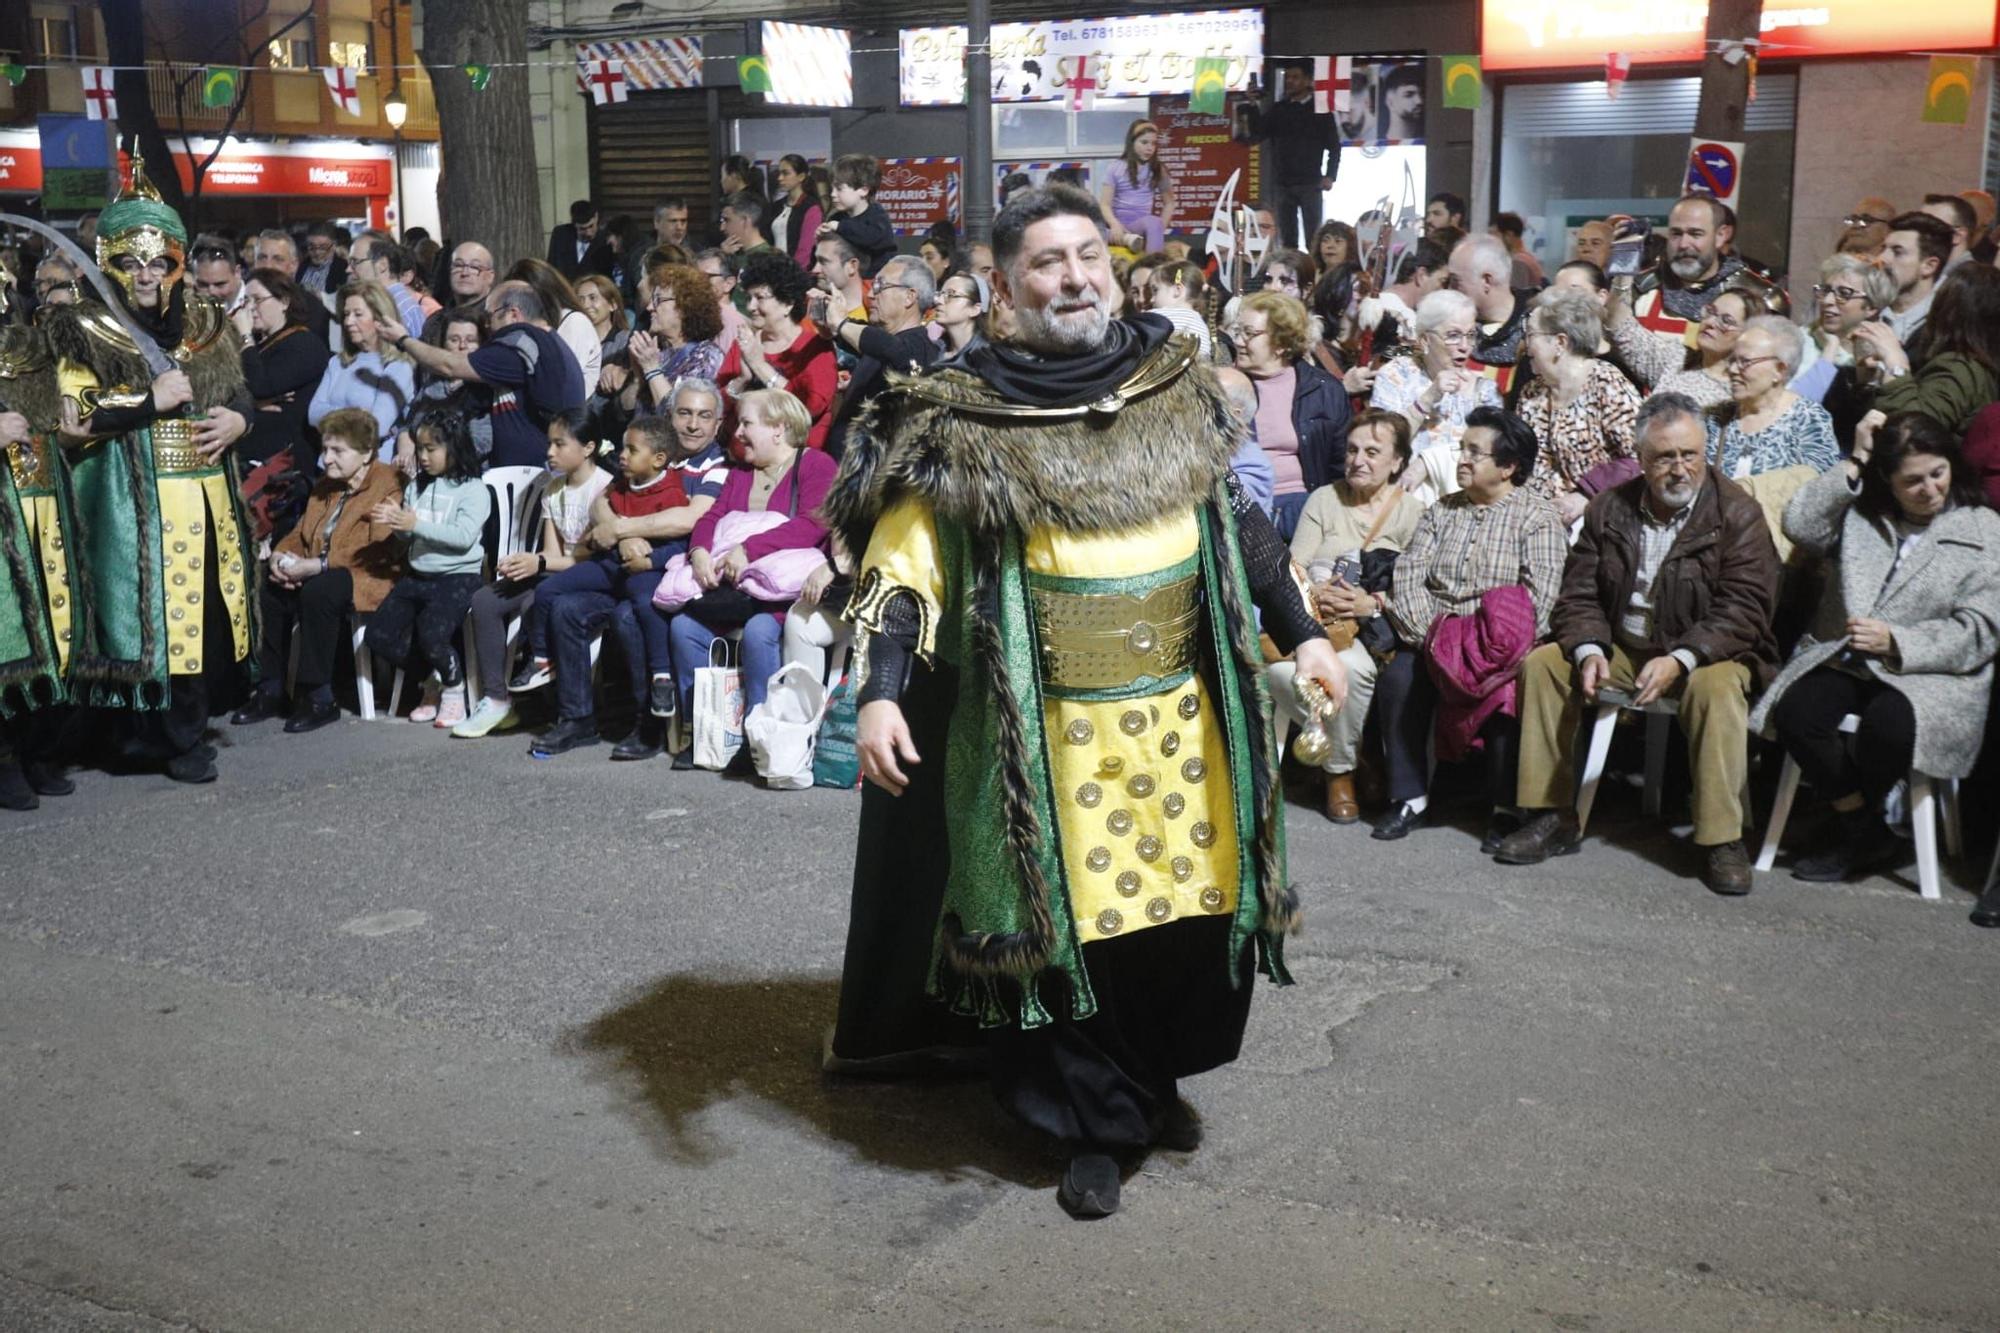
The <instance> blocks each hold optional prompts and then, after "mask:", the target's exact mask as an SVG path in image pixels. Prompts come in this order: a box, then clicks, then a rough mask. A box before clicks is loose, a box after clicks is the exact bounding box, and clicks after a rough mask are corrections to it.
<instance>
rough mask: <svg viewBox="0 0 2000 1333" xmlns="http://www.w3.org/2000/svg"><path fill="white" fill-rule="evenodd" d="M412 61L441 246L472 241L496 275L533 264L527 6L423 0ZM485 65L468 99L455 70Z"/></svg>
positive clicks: (542, 244)
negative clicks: (518, 263)
mask: <svg viewBox="0 0 2000 1333" xmlns="http://www.w3.org/2000/svg"><path fill="white" fill-rule="evenodd" d="M423 24H424V30H423V40H422V46H421V49H420V52H419V58H420V59H421V60H422V61H423V63H424V67H425V68H426V69H427V70H429V71H430V76H431V90H432V92H433V94H434V95H435V96H436V98H437V111H438V132H439V137H440V139H441V141H442V142H441V145H440V148H439V162H440V166H441V168H442V170H440V171H439V173H438V214H439V216H440V218H441V220H442V222H443V225H444V237H443V240H444V241H445V243H446V244H447V245H455V244H457V243H459V242H461V241H478V242H479V243H480V244H482V245H484V246H485V247H486V248H487V249H489V250H491V251H492V252H493V258H494V262H495V263H496V264H497V265H498V266H499V267H500V268H501V269H502V270H503V271H504V270H505V269H506V268H507V267H508V266H509V265H511V264H512V263H513V262H514V261H515V260H517V259H520V258H522V257H523V256H528V255H532V256H534V257H536V258H540V257H541V255H542V252H543V250H544V249H545V248H546V247H547V236H546V234H545V233H544V232H543V230H542V207H541V198H542V193H541V183H540V182H539V181H538V180H537V179H536V176H535V138H534V127H533V123H532V121H531V120H530V117H529V114H528V74H527V71H526V70H525V69H523V68H521V65H522V64H523V62H525V61H526V60H527V58H528V43H527V36H526V34H527V28H528V5H527V0H424V7H423ZM467 64H481V65H495V66H498V68H496V69H495V70H494V71H493V81H492V82H491V83H489V84H487V86H486V91H485V92H478V91H476V90H474V88H473V86H472V80H471V79H469V78H467V77H466V75H465V71H464V69H463V68H462V66H464V65H467Z"/></svg>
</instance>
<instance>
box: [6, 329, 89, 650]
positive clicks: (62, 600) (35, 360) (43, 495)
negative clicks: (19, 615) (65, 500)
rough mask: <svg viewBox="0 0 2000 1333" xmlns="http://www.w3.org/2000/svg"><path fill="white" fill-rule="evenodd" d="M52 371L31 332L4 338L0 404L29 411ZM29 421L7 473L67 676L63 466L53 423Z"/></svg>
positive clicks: (9, 454) (70, 608)
mask: <svg viewBox="0 0 2000 1333" xmlns="http://www.w3.org/2000/svg"><path fill="white" fill-rule="evenodd" d="M54 368H55V363H54V361H53V359H52V358H51V357H50V356H49V353H48V348H47V346H46V345H45V344H44V343H43V342H42V340H41V339H39V338H36V337H34V336H32V335H31V334H30V333H29V332H28V331H27V330H25V329H21V330H16V331H14V332H13V336H5V337H0V402H5V403H7V404H8V405H9V406H10V407H12V408H13V409H14V410H16V411H24V410H25V409H28V408H29V407H30V402H29V401H27V399H28V397H29V395H28V393H27V392H25V391H26V390H28V389H29V386H30V381H31V379H42V382H43V383H44V385H51V384H52V380H49V379H47V378H46V377H48V376H50V375H51V374H52V372H53V371H54ZM26 415H27V416H28V418H29V420H28V425H29V427H30V429H31V430H33V431H34V436H33V438H31V439H28V440H25V441H23V442H21V443H19V444H10V445H8V446H7V448H6V453H7V468H8V470H9V471H10V472H12V473H13V476H14V490H15V491H16V492H17V493H18V494H19V496H20V499H21V517H22V518H23V519H25V520H26V522H27V528H28V532H27V536H28V542H29V544H30V546H31V547H32V548H33V550H34V553H35V563H36V564H37V565H39V566H40V567H41V572H42V592H43V596H44V597H46V598H47V600H48V611H49V627H50V629H51V630H52V631H53V632H54V634H55V641H56V655H57V665H58V667H59V668H60V669H65V670H66V669H67V668H68V666H69V627H70V618H71V616H72V614H73V613H74V610H75V608H74V607H73V606H72V605H71V601H72V598H73V597H74V593H73V592H72V591H71V589H70V586H69V558H68V556H67V555H66V554H65V553H64V551H63V524H62V507H61V504H60V503H59V501H58V498H57V495H56V487H57V485H58V479H57V477H56V469H57V467H58V466H60V461H59V459H58V458H57V455H56V451H57V449H58V448H59V447H60V446H58V445H57V443H56V441H55V440H54V439H53V438H52V432H53V428H54V426H55V422H54V421H53V420H47V421H37V420H35V417H36V416H37V415H45V414H43V413H35V412H32V411H27V412H26Z"/></svg>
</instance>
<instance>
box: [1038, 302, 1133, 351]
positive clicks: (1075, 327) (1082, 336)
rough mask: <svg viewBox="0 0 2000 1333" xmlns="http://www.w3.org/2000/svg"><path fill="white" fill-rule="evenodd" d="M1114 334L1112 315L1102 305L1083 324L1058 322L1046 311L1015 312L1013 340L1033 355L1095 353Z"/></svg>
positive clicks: (1093, 307)
mask: <svg viewBox="0 0 2000 1333" xmlns="http://www.w3.org/2000/svg"><path fill="white" fill-rule="evenodd" d="M1110 331H1111V313H1110V312H1109V311H1107V310H1106V309H1105V308H1104V305H1103V303H1102V302H1100V303H1098V304H1097V305H1094V306H1092V307H1091V308H1090V310H1089V318H1088V319H1086V320H1084V321H1082V322H1080V323H1079V322H1074V321H1069V322H1064V321H1058V320H1057V319H1056V317H1055V316H1053V315H1051V314H1050V313H1049V312H1048V310H1047V309H1046V308H1042V309H1034V310H1031V309H1028V308H1027V307H1025V306H1019V307H1016V308H1015V310H1014V341H1015V342H1017V343H1019V344H1021V345H1022V346H1023V347H1026V348H1027V349H1028V350H1029V351H1031V352H1041V353H1043V354H1044V355H1048V356H1064V355H1068V354H1069V353H1072V352H1089V351H1094V350H1095V349H1096V348H1097V347H1098V346H1100V345H1101V344H1102V343H1103V342H1104V335H1105V334H1107V333H1109V332H1110Z"/></svg>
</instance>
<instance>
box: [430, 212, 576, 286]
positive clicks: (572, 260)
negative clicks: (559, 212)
mask: <svg viewBox="0 0 2000 1333" xmlns="http://www.w3.org/2000/svg"><path fill="white" fill-rule="evenodd" d="M549 263H550V264H552V265H553V266H554V267H555V269H556V271H557V272H558V273H560V274H562V275H563V276H564V277H565V278H568V279H569V280H570V281H571V282H575V281H576V280H577V279H578V278H580V277H582V276H583V275H584V274H586V273H598V274H602V275H603V276H604V277H607V278H608V277H610V276H611V265H612V257H611V243H610V242H609V241H607V240H606V239H605V238H604V237H602V236H599V237H597V238H596V239H595V240H593V241H592V242H591V243H590V245H589V246H588V247H587V248H586V249H585V250H584V254H583V258H581V259H578V258H577V257H576V225H575V224H574V223H570V222H564V223H559V224H558V225H557V226H556V229H555V230H554V231H552V232H550V233H549ZM446 290H450V289H449V288H447V289H446Z"/></svg>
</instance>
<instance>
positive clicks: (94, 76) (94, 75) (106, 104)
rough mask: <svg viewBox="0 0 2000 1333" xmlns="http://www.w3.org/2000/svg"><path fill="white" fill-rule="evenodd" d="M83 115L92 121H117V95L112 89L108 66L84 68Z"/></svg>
mask: <svg viewBox="0 0 2000 1333" xmlns="http://www.w3.org/2000/svg"><path fill="white" fill-rule="evenodd" d="M83 114H84V115H86V116H88V117H90V119H92V120H116V119H118V93H117V91H116V90H115V89H114V88H113V87H112V78H111V67H110V66H109V65H86V66H85V67H84V69H83Z"/></svg>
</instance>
